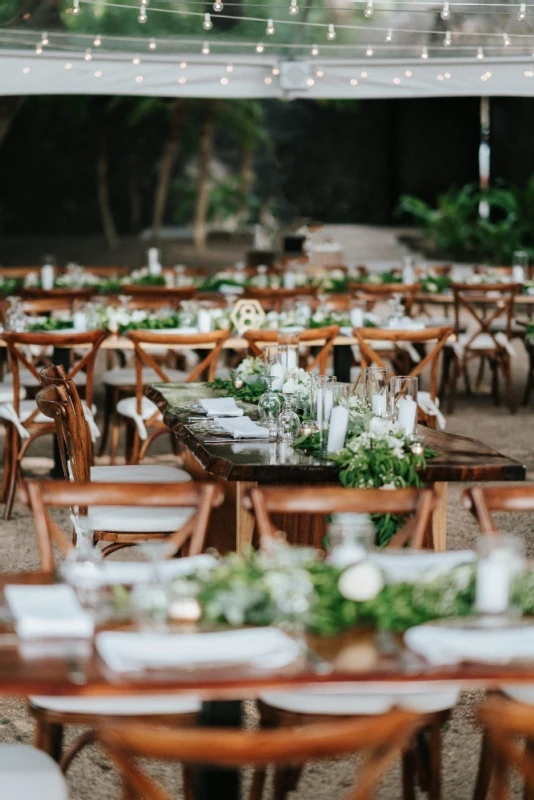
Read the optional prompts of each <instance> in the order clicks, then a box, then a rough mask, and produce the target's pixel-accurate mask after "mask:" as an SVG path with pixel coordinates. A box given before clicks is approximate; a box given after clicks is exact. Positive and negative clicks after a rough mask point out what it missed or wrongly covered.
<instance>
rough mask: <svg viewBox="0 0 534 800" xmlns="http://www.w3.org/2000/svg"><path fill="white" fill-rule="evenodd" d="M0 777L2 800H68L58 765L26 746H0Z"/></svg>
mask: <svg viewBox="0 0 534 800" xmlns="http://www.w3.org/2000/svg"><path fill="white" fill-rule="evenodd" d="M0 775H1V776H2V797H4V798H5V800H37V799H38V800H68V796H69V793H68V789H67V782H66V780H65V777H64V775H63V774H62V772H61V770H60V768H59V765H58V764H56V762H55V761H54V759H53V758H51V757H50V756H49V755H48V753H44V752H43V751H42V750H37V748H35V747H30V745H27V744H1V745H0Z"/></svg>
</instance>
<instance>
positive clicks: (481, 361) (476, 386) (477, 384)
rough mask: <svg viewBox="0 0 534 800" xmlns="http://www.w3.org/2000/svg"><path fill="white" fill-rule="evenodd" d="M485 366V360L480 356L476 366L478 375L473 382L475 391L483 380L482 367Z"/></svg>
mask: <svg viewBox="0 0 534 800" xmlns="http://www.w3.org/2000/svg"><path fill="white" fill-rule="evenodd" d="M485 366H486V358H485V357H484V356H482V358H481V359H480V362H479V365H478V374H477V377H476V380H475V389H476V390H477V392H478V390H479V389H480V387H481V386H482V381H483V380H484V367H485Z"/></svg>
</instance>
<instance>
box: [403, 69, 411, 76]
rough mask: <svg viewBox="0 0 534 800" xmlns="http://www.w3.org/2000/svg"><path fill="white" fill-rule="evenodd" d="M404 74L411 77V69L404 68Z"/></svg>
mask: <svg viewBox="0 0 534 800" xmlns="http://www.w3.org/2000/svg"><path fill="white" fill-rule="evenodd" d="M404 75H405V76H406V77H407V78H411V77H412V71H411V69H405V70H404Z"/></svg>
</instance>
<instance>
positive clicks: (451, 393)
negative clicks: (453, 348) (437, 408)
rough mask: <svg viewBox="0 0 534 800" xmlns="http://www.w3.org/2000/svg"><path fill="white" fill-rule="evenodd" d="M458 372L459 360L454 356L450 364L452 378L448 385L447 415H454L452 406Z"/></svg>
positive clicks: (453, 404)
mask: <svg viewBox="0 0 534 800" xmlns="http://www.w3.org/2000/svg"><path fill="white" fill-rule="evenodd" d="M462 363H463V362H462ZM464 369H465V364H464ZM459 372H460V359H459V358H458V356H457V355H454V357H453V363H452V377H451V381H450V384H449V392H448V398H447V414H452V413H454V406H455V403H456V387H457V385H458V374H459Z"/></svg>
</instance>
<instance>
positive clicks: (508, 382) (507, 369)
mask: <svg viewBox="0 0 534 800" xmlns="http://www.w3.org/2000/svg"><path fill="white" fill-rule="evenodd" d="M502 371H503V375H504V385H505V388H506V398H507V400H508V408H509V409H510V413H511V414H515V412H516V411H517V409H516V405H515V397H514V387H513V384H512V365H511V364H510V358H509V357H508V356H505V358H504V361H503V363H502Z"/></svg>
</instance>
